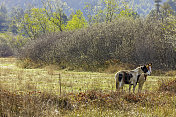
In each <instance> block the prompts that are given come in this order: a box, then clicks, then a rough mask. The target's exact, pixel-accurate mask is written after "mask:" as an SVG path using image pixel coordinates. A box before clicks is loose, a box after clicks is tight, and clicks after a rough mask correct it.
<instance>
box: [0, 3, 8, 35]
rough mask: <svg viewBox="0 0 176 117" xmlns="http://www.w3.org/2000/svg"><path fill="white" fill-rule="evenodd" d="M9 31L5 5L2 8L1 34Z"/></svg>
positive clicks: (0, 15) (0, 11) (0, 18)
mask: <svg viewBox="0 0 176 117" xmlns="http://www.w3.org/2000/svg"><path fill="white" fill-rule="evenodd" d="M7 30H8V18H7V8H6V7H5V5H4V4H2V5H1V6H0V32H2V31H7Z"/></svg>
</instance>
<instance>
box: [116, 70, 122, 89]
mask: <svg viewBox="0 0 176 117" xmlns="http://www.w3.org/2000/svg"><path fill="white" fill-rule="evenodd" d="M115 80H116V90H117V89H118V87H119V82H122V80H123V75H122V74H121V73H120V72H117V73H116V74H115ZM120 85H121V84H120ZM120 87H121V86H120Z"/></svg>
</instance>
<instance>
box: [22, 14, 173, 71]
mask: <svg viewBox="0 0 176 117" xmlns="http://www.w3.org/2000/svg"><path fill="white" fill-rule="evenodd" d="M171 36H172V35H171V33H168V32H167V33H166V29H165V27H164V26H163V23H161V21H158V20H157V21H156V20H151V19H145V20H143V19H132V18H129V17H128V18H119V19H117V20H115V21H113V22H111V23H101V24H96V25H94V26H91V27H88V28H85V29H81V30H76V31H72V32H70V31H68V32H60V33H48V34H44V35H41V36H40V37H39V38H38V39H37V40H32V41H29V42H28V43H27V44H26V46H25V47H24V48H23V50H22V53H21V55H20V58H25V59H29V60H32V61H34V62H44V63H57V64H60V65H61V64H62V65H64V67H67V65H68V66H74V67H82V68H84V69H88V70H90V69H93V68H97V67H102V66H103V67H104V66H106V65H107V64H116V63H118V62H119V61H120V62H124V63H132V64H146V63H149V62H152V63H153V64H154V66H155V67H156V68H161V69H165V68H175V67H176V66H175V63H176V51H175V47H174V45H173V43H172V40H171V39H170V38H169V37H171ZM110 60H111V61H112V62H109V61H110ZM63 63H64V64H63ZM65 63H67V64H65ZM95 66H96V67H95Z"/></svg>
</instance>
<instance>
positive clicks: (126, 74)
mask: <svg viewBox="0 0 176 117" xmlns="http://www.w3.org/2000/svg"><path fill="white" fill-rule="evenodd" d="M151 72H152V71H151V66H149V64H148V65H144V66H140V67H137V68H136V69H134V70H131V71H128V70H122V71H119V72H117V73H116V74H115V80H116V90H117V89H119V90H120V88H122V90H123V85H124V84H129V92H130V90H131V86H132V85H133V93H134V92H135V88H136V85H137V83H138V80H139V78H140V76H141V74H142V73H145V74H147V75H150V74H151Z"/></svg>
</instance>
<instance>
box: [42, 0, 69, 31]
mask: <svg viewBox="0 0 176 117" xmlns="http://www.w3.org/2000/svg"><path fill="white" fill-rule="evenodd" d="M42 3H43V6H44V8H45V9H46V10H45V13H46V15H47V17H48V19H49V20H50V21H51V22H53V23H54V24H55V25H56V26H58V28H59V30H60V31H63V30H64V28H65V26H64V25H65V23H66V21H67V16H66V15H65V13H64V10H63V8H64V7H65V6H66V5H65V4H64V3H63V2H62V1H61V0H53V1H49V0H46V1H45V0H43V1H42Z"/></svg>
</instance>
